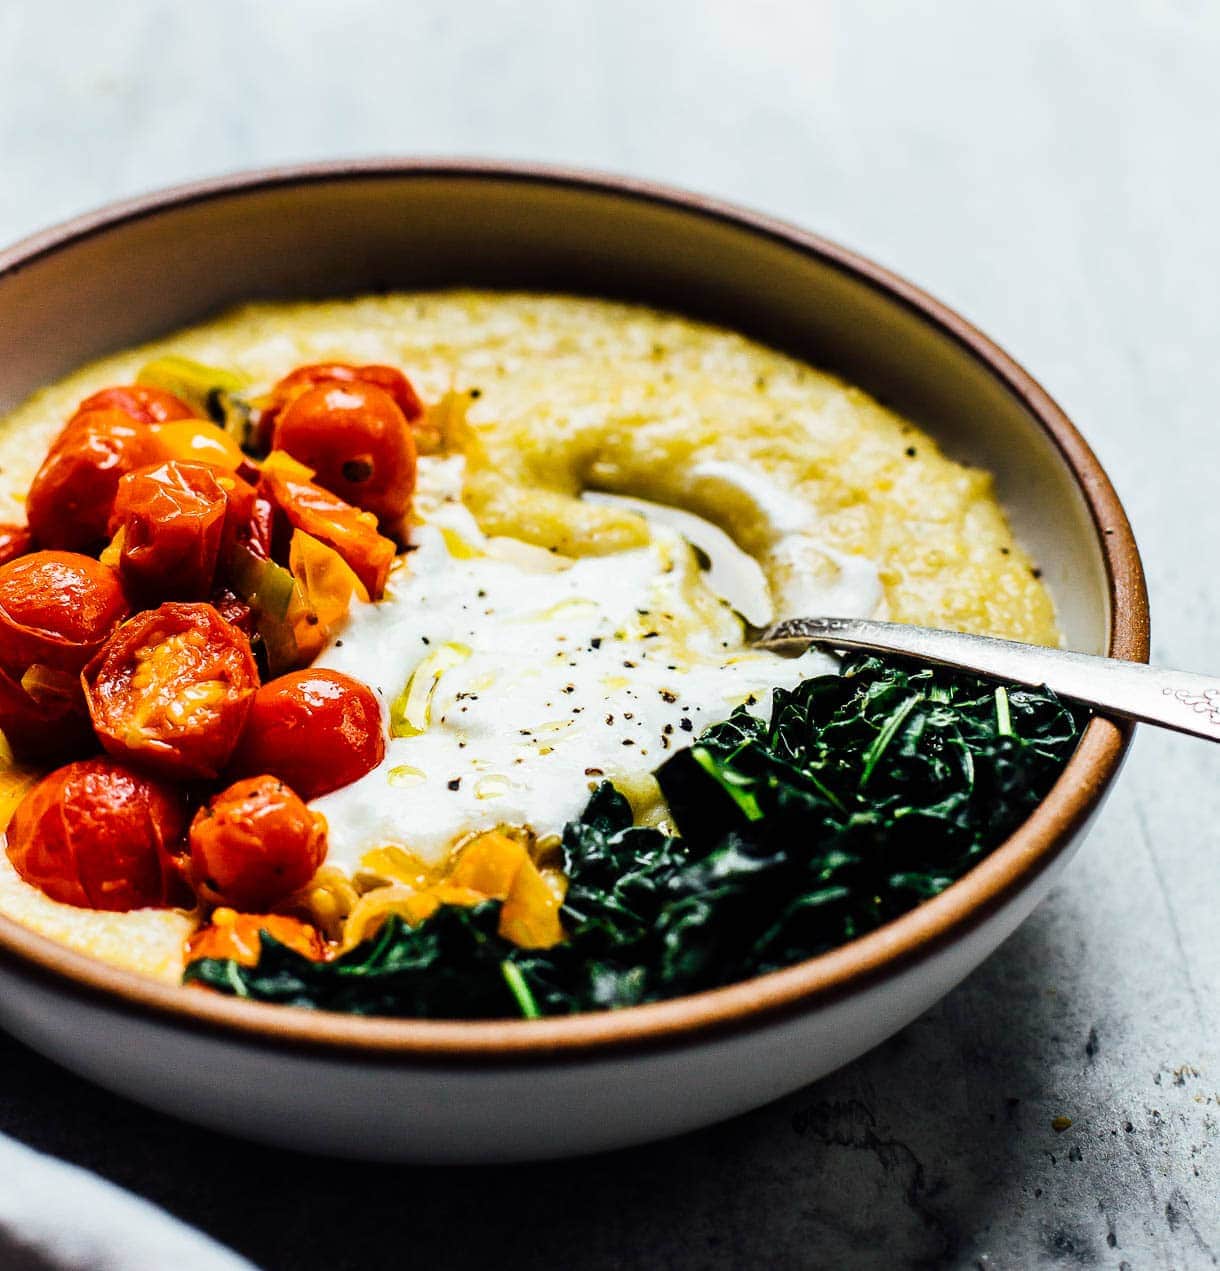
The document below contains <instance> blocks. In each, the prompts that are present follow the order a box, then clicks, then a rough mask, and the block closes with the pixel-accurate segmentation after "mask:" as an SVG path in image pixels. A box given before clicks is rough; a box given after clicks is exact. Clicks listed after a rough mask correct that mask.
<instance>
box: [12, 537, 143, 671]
mask: <svg viewBox="0 0 1220 1271" xmlns="http://www.w3.org/2000/svg"><path fill="white" fill-rule="evenodd" d="M129 612H130V606H129V605H128V603H127V596H126V594H125V593H124V590H123V585H122V583H121V582H120V581H119V576H118V575H117V574H116V573H115V572H114V570H113V569H110V568H108V567H107V566H105V565H103V564H101V563H100V562H99V561H95V560H94V559H93V558H92V557H90V556H81V555H78V554H77V553H75V552H31V553H30V554H29V555H28V556H19V557H18V558H17V559H16V560H13V561H9V562H8V564H7V565H0V667H3V668H4V669H5V670H7V671H8V672H9V674H10V675H12V676H13V677H14V678H16V679H20V678H21V677H22V676H23V675H24V674H25V672H26V671H27V670H28V669H29V668H30V667H31V666H33V665H35V664H40V665H43V666H48V667H52V668H54V669H56V670H60V671H69V672H72V673H73V674H75V673H76V672H77V671H79V670H80V669H81V667H83V666H84V665H85V663H86V662H88V661H89V659H90V658H91V657H92V656H93V655H94V653H96V652H97V650H98V649H99V648H100V647H101V644H102V641H103V640H105V639H106V637H107V636H108V635H109V634H110V633H111V631H113V630H114V628H115V627H116V626H117V625H118V624H119V623H120V622H121V621H122V620H123V619H124V618H126V617H127V615H128V613H129Z"/></svg>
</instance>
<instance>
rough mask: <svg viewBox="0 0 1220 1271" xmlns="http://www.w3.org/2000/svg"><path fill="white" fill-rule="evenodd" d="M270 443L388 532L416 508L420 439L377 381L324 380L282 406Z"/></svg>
mask: <svg viewBox="0 0 1220 1271" xmlns="http://www.w3.org/2000/svg"><path fill="white" fill-rule="evenodd" d="M271 444H272V446H273V447H274V448H275V449H276V450H283V451H286V452H287V453H288V454H290V455H291V456H292V457H293V458H294V459H298V460H300V462H301V463H303V464H305V465H306V466H307V467H309V468H312V469H313V471H314V480H315V482H316V483H317V484H318V485H320V486H322V487H323V488H324V489H327V490H330V491H331V493H332V494H337V495H338V496H339V497H340V498H341V499H344V500H346V501H347V502H348V503H351V504H353V505H354V506H355V507H359V508H363V509H364V510H365V511H366V512H372V514H373V515H374V516H375V517H376V518H377V519H378V520H379V521H380V522H381V524H382V525H383V526H385V527H386V528H387V529H389V530H391V531H393V530H395V529H397V528H398V527H399V526H400V525H401V524H402V521H403V518H404V517H405V516H406V514H407V513H408V512H409V511H410V510H411V495H412V494H413V493H414V491H415V439H414V437H412V435H411V426H410V425H409V424H408V423H407V420H406V416H405V415H404V414H403V413H402V411H401V410H400V409H399V407H398V405H397V404H396V403H395V402H394V399H393V398H392V397H391V396H390V395H389V393H387V392H385V391H384V390H383V389H380V388H377V387H376V386H375V385H372V384H362V383H354V384H337V383H330V384H323V385H321V386H319V387H318V388H310V389H307V390H306V391H305V392H303V393H301V394H300V396H298V397H295V398H293V400H292V401H291V402H290V403H289V404H288V405H287V406H286V407H285V408H284V410H283V412H282V413H281V414H280V416H279V418H278V420H277V421H276V425H275V432H274V433H273V434H272V440H271Z"/></svg>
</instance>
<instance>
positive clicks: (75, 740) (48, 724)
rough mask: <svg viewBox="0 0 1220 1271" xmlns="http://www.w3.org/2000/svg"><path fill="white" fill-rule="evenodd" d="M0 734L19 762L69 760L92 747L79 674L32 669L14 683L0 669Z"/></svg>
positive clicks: (90, 731) (87, 714) (36, 667)
mask: <svg viewBox="0 0 1220 1271" xmlns="http://www.w3.org/2000/svg"><path fill="white" fill-rule="evenodd" d="M0 732H3V733H4V739H5V741H7V742H8V745H9V749H10V750H11V751H12V752H13V754H14V755H15V756H16V757H17V758H18V759H23V760H30V761H33V762H45V761H47V760H55V759H57V760H64V759H71V758H72V757H73V756H75V755H85V754H88V753H89V751H90V750H96V749H97V739H96V738H95V737H94V735H93V725H92V724H91V723H90V721H89V712H88V711H87V710H86V709H85V695H84V693H82V692H81V686H80V676H79V675H72V674H69V672H67V671H56V670H52V669H51V668H50V667H46V666H31V667H30V668H29V670H27V671H26V673H25V675H24V676H22V678H21V681H20V682H18V681H17V680H16V679H14V678H13V677H12V676H10V675H9V673H8V672H7V671H3V670H0Z"/></svg>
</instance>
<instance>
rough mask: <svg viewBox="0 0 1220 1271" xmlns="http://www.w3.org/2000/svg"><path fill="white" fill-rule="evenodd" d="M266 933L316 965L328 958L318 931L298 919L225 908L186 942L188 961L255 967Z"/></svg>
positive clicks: (214, 914)
mask: <svg viewBox="0 0 1220 1271" xmlns="http://www.w3.org/2000/svg"><path fill="white" fill-rule="evenodd" d="M264 931H265V932H266V933H267V934H268V935H269V936H271V937H272V938H273V939H275V940H278V941H279V942H280V944H285V945H287V946H288V947H289V948H290V949H294V950H295V951H296V952H297V953H299V954H301V955H302V956H303V957H306V958H311V959H312V960H313V961H314V962H320V961H321V960H322V959H323V958H324V957H325V956H326V946H325V945H324V944H323V943H322V937H321V936H320V935H319V934H318V930H317V928H316V927H311V926H310V925H309V923H307V922H302V921H301V920H300V919H299V918H289V917H288V916H287V915H286V914H239V913H238V912H237V910H236V909H229V908H227V907H222V908H220V909H217V910H215V911H214V912H213V914H212V921H211V922H210V923H209V924H208V925H207V926H206V927H200V928H199V930H198V931H196V932H195V933H194V935H192V936H191V938H190V939H189V940H188V941H187V942H186V960H187V961H188V962H198V961H199V959H200V958H230V959H232V960H233V961H234V962H240V963H241V964H242V966H254V965H255V964H256V963H257V962H258V957H259V954H260V953H261V952H262V941H261V940H260V939H259V937H260V936H261V934H262V933H263V932H264Z"/></svg>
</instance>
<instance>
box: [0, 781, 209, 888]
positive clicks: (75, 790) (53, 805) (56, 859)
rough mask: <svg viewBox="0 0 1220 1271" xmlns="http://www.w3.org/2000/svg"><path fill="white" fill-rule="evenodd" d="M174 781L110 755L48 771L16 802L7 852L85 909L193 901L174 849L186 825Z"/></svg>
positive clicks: (38, 882) (29, 874) (37, 879)
mask: <svg viewBox="0 0 1220 1271" xmlns="http://www.w3.org/2000/svg"><path fill="white" fill-rule="evenodd" d="M185 823H186V815H185V811H184V808H183V804H182V799H181V797H180V795H179V794H178V792H177V791H176V790H174V789H173V787H171V786H168V785H164V784H162V783H161V782H159V781H154V780H152V779H151V778H149V777H145V776H141V775H140V774H139V773H137V772H133V771H132V770H131V769H130V768H125V767H124V766H123V765H122V764H117V763H115V762H114V761H113V760H110V759H86V760H83V761H81V762H79V763H72V764H68V765H67V767H64V768H59V769H57V770H56V771H55V772H53V773H51V774H50V775H49V776H47V777H44V778H43V779H42V780H41V781H40V782H39V783H38V784H37V785H36V786H35V787H34V788H33V789H32V790H31V791H30V792H29V793H28V794H27V795H26V796H25V798H24V799H22V801H21V803H20V804H19V805H18V806H17V810H16V812H14V813H13V819H12V820H11V821H10V822H9V826H8V836H7V837H8V845H7V850H8V856H9V860H11V861H12V862H13V866H14V868H15V869H16V870H17V872H18V873H19V874H20V875H21V877H22V878H24V879H25V880H26V882H27V883H32V884H33V885H34V886H35V887H38V888H39V889H40V890H41V891H43V892H44V893H45V894H46V895H48V896H50V898H51V899H52V900H58V901H61V902H62V903H64V904H67V905H77V906H79V907H80V908H82V909H120V910H121V909H141V908H145V907H147V906H150V905H170V904H174V903H183V902H185V901H186V895H185V888H184V886H183V881H182V877H181V873H180V871H179V869H178V865H177V862H176V861H175V859H174V852H175V850H176V849H177V848H178V846H179V843H180V840H181V838H182V831H183V829H184V827H185Z"/></svg>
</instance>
